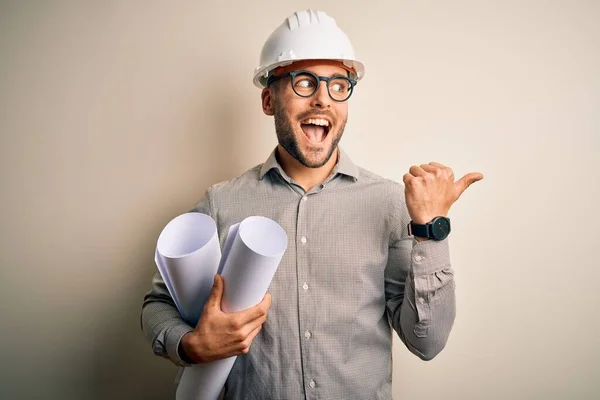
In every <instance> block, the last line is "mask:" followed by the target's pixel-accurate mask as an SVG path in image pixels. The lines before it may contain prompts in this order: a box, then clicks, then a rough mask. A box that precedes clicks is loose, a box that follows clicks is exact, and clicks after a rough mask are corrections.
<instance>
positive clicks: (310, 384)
mask: <svg viewBox="0 0 600 400" xmlns="http://www.w3.org/2000/svg"><path fill="white" fill-rule="evenodd" d="M308 386H310V388H311V389H312V388H314V387H315V381H313V380H312V379H311V380H310V382H308Z"/></svg>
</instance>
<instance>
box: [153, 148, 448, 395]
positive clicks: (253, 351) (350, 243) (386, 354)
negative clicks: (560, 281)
mask: <svg viewBox="0 0 600 400" xmlns="http://www.w3.org/2000/svg"><path fill="white" fill-rule="evenodd" d="M193 211H197V212H201V213H205V214H208V215H210V216H211V217H212V218H213V219H214V220H215V221H216V222H217V227H218V233H219V238H220V240H221V246H223V244H224V241H225V239H226V234H227V232H228V230H229V227H230V226H231V225H232V224H235V223H238V222H240V221H242V220H243V219H244V218H246V217H248V216H252V215H261V216H265V217H268V218H271V219H273V220H274V221H276V222H278V223H279V224H280V225H281V226H282V227H283V229H284V230H285V232H286V233H287V236H288V241H289V243H288V248H287V251H286V252H285V254H284V256H283V259H282V260H281V263H280V265H279V268H278V269H277V272H276V273H275V276H274V277H273V280H272V282H271V285H270V287H269V293H270V294H271V296H272V305H271V308H270V310H269V312H268V315H267V320H266V322H265V323H264V325H263V328H262V330H261V331H260V333H259V334H258V335H257V336H256V338H255V339H254V341H253V343H252V345H251V347H250V351H249V353H248V354H247V355H244V356H239V357H238V358H237V360H236V362H235V365H234V367H233V369H232V371H231V374H230V375H229V378H228V380H227V383H226V386H225V394H224V398H225V399H226V400H229V399H236V400H238V399H239V400H241V399H256V400H268V399H273V400H294V399H324V400H340V399H347V400H350V399H357V400H369V399H385V400H389V399H391V398H392V396H391V385H392V382H391V377H392V352H391V347H392V328H393V329H394V330H395V331H396V332H397V333H398V335H399V337H400V339H401V340H402V342H403V343H404V344H405V345H406V347H407V348H408V349H409V350H410V351H411V352H412V353H414V354H415V355H416V356H418V357H419V358H421V359H423V360H430V359H432V358H433V357H434V356H435V355H436V354H438V353H439V352H440V351H441V350H442V349H443V348H444V346H445V345H446V343H447V340H448V336H449V334H450V331H451V329H452V326H453V323H454V318H455V312H456V309H455V285H454V272H453V270H452V268H451V266H450V259H449V250H448V239H445V240H442V241H433V240H426V241H423V242H418V241H416V240H415V239H414V238H413V237H412V236H409V235H408V230H407V224H408V223H409V222H410V217H409V215H408V211H407V208H406V203H405V198H404V187H403V185H401V184H399V183H397V182H394V181H391V180H388V179H384V178H382V177H379V176H377V175H375V174H373V173H371V172H369V171H367V170H365V169H362V168H359V167H357V166H356V165H355V164H354V163H353V162H352V161H351V160H350V158H348V156H347V155H346V154H345V153H344V151H343V150H341V149H340V150H339V157H338V162H337V164H336V167H335V168H334V170H333V171H332V173H331V174H330V176H329V177H328V178H327V179H326V180H325V181H324V182H323V183H322V184H320V185H317V186H316V187H313V188H312V189H311V190H310V191H308V192H305V191H304V189H302V187H301V186H299V185H298V184H297V183H295V182H294V181H293V180H292V179H290V177H289V176H287V175H286V173H285V172H284V171H283V169H282V168H281V166H280V165H279V163H278V162H277V159H276V151H274V152H273V153H272V154H271V156H270V157H269V158H268V159H267V161H266V162H265V163H264V164H261V165H258V166H256V167H254V168H252V169H250V170H248V171H247V172H246V173H244V174H242V175H241V176H239V177H237V178H234V179H232V180H230V181H227V182H221V183H219V184H216V185H213V186H212V187H210V188H209V189H208V190H207V191H206V193H205V195H204V197H203V199H202V200H201V201H200V202H199V203H198V204H197V205H196V207H194V209H193ZM142 326H143V330H144V332H145V334H146V336H147V337H148V339H149V340H150V341H151V343H152V347H153V350H154V352H155V354H157V355H160V356H163V357H167V358H169V359H170V360H171V361H173V362H174V363H175V364H177V365H180V366H186V365H187V364H186V363H185V361H184V360H182V358H181V357H180V354H178V351H177V349H178V346H179V342H180V341H181V338H182V336H183V335H184V334H185V333H186V332H189V331H191V330H192V329H193V327H191V326H189V325H188V324H187V323H185V322H184V321H183V320H182V318H181V317H180V315H179V314H178V312H177V309H176V307H175V304H174V303H173V300H172V298H171V297H170V295H169V292H168V290H167V289H166V287H165V284H164V282H163V280H162V279H161V277H160V275H159V274H158V273H157V274H156V275H155V277H154V279H153V283H152V290H151V291H150V292H149V293H148V294H147V295H146V297H145V299H144V303H143V309H142Z"/></svg>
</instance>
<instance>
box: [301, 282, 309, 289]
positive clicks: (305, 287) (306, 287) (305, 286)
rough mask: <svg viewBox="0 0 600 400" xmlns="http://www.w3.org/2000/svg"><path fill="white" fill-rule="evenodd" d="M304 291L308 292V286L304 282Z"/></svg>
mask: <svg viewBox="0 0 600 400" xmlns="http://www.w3.org/2000/svg"><path fill="white" fill-rule="evenodd" d="M302 289H304V290H308V284H307V283H306V282H304V285H302Z"/></svg>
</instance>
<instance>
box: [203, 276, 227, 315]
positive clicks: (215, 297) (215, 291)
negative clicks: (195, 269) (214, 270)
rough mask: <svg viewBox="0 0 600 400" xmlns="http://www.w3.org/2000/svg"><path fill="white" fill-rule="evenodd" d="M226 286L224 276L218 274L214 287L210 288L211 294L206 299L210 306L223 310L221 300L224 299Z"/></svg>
mask: <svg viewBox="0 0 600 400" xmlns="http://www.w3.org/2000/svg"><path fill="white" fill-rule="evenodd" d="M224 287H225V285H224V282H223V277H222V276H221V275H219V274H216V275H215V281H214V283H213V287H212V289H211V290H210V295H209V296H208V300H207V301H206V303H207V305H208V306H209V307H211V308H212V307H216V308H218V309H219V311H221V300H222V299H223V290H224Z"/></svg>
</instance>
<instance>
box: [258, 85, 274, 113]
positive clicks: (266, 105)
mask: <svg viewBox="0 0 600 400" xmlns="http://www.w3.org/2000/svg"><path fill="white" fill-rule="evenodd" d="M260 98H261V99H262V109H263V112H264V113H265V114H266V115H273V114H274V113H275V111H274V107H273V89H272V88H270V87H266V88H264V89H263V90H262V93H261V94H260Z"/></svg>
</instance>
